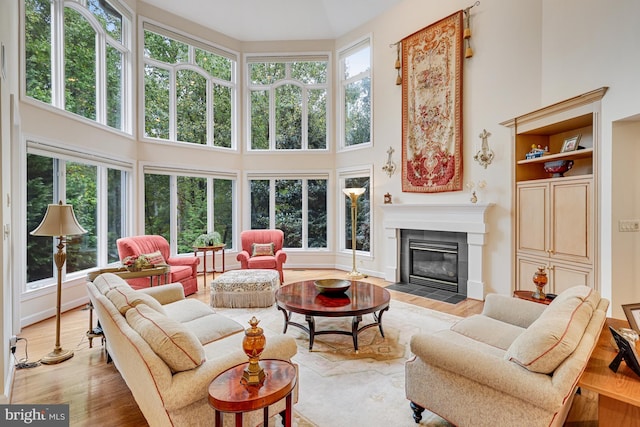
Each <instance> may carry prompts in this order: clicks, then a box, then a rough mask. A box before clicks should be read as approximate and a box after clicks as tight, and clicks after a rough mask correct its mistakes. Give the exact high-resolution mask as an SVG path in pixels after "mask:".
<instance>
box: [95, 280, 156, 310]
mask: <svg viewBox="0 0 640 427" xmlns="http://www.w3.org/2000/svg"><path fill="white" fill-rule="evenodd" d="M105 296H106V297H107V298H108V299H109V301H111V302H112V303H113V305H114V306H115V307H116V308H117V309H118V311H119V312H120V314H122V315H124V314H125V313H126V312H127V311H129V309H131V308H133V307H135V306H137V305H138V304H146V305H147V306H148V307H151V308H153V309H154V310H155V311H157V312H158V313H161V314H165V311H164V308H162V304H160V302H159V301H158V300H157V299H155V298H154V297H152V296H151V295H147V294H145V293H144V292H140V291H136V290H135V289H131V288H130V287H118V288H114V289H112V290H110V291H109V292H107V294H106V295H105Z"/></svg>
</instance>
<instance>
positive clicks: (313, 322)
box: [305, 316, 316, 351]
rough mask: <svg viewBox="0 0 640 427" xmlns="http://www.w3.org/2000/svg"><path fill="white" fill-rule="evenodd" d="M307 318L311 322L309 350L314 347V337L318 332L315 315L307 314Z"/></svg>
mask: <svg viewBox="0 0 640 427" xmlns="http://www.w3.org/2000/svg"><path fill="white" fill-rule="evenodd" d="M305 320H306V321H307V323H308V324H309V351H311V349H312V348H313V338H314V337H315V334H316V321H315V320H314V319H313V316H305Z"/></svg>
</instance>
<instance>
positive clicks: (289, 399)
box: [282, 391, 293, 427]
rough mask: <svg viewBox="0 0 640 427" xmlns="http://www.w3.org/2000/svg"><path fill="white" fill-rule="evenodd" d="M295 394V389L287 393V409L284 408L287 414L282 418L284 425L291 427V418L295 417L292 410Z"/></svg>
mask: <svg viewBox="0 0 640 427" xmlns="http://www.w3.org/2000/svg"><path fill="white" fill-rule="evenodd" d="M292 395H293V391H291V392H290V393H289V394H287V398H286V402H287V405H286V407H285V408H286V409H285V410H284V412H285V415H284V418H283V419H282V422H283V424H284V427H291V420H292V419H293V410H292V406H293V405H292V402H293V400H292V399H293V398H292V397H291V396H292Z"/></svg>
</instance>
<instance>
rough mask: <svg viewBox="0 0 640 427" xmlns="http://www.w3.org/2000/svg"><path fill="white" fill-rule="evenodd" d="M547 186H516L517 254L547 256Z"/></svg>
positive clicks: (541, 184) (543, 184)
mask: <svg viewBox="0 0 640 427" xmlns="http://www.w3.org/2000/svg"><path fill="white" fill-rule="evenodd" d="M548 193H549V185H548V184H546V183H540V184H526V185H518V187H517V206H516V212H517V214H516V227H517V230H516V232H517V236H516V241H517V242H518V247H517V250H518V252H519V253H520V252H526V253H529V254H531V255H538V256H548V253H547V246H548V236H549V233H548V229H549V197H548Z"/></svg>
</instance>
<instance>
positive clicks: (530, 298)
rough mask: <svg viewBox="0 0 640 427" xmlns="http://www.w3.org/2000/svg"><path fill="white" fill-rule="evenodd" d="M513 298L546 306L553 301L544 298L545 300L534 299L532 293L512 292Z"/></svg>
mask: <svg viewBox="0 0 640 427" xmlns="http://www.w3.org/2000/svg"><path fill="white" fill-rule="evenodd" d="M513 296H514V297H516V298H520V299H526V300H527V301H533V302H537V303H539V304H546V305H549V304H551V301H553V299H551V298H545V299H538V298H534V297H533V291H513Z"/></svg>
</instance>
